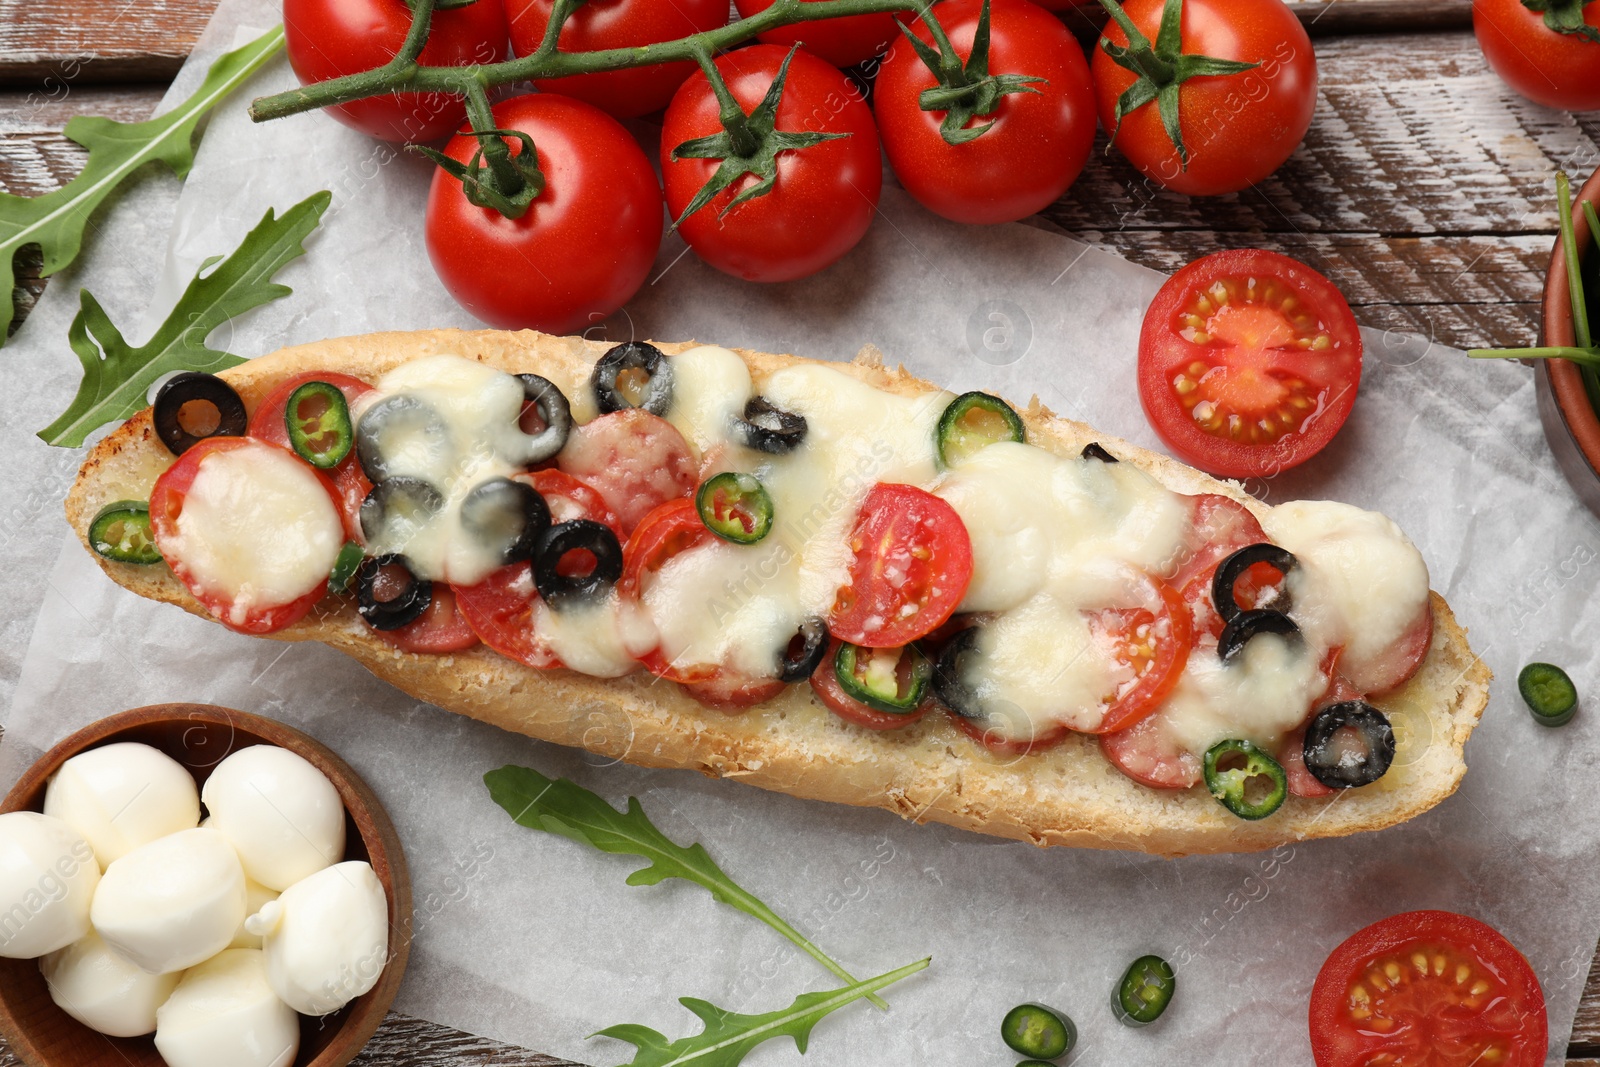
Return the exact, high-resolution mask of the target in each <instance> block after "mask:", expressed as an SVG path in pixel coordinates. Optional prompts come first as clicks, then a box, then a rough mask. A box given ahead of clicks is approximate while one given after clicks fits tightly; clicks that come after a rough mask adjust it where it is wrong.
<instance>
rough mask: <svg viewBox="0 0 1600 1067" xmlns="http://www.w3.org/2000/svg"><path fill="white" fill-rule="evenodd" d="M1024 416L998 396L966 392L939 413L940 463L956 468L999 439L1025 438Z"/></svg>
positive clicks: (1022, 439)
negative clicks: (941, 413) (958, 464)
mask: <svg viewBox="0 0 1600 1067" xmlns="http://www.w3.org/2000/svg"><path fill="white" fill-rule="evenodd" d="M1027 436H1028V433H1027V430H1026V429H1025V428H1024V427H1023V425H1022V416H1020V415H1018V414H1017V413H1016V411H1015V410H1014V409H1013V408H1012V407H1011V405H1010V404H1007V403H1006V402H1005V401H1004V400H1001V399H1000V398H999V397H997V396H990V395H989V394H988V393H962V394H961V395H960V396H958V397H956V398H955V399H954V400H952V401H950V406H949V407H947V408H945V409H944V414H943V415H940V416H939V429H938V445H939V465H940V466H941V467H953V466H955V465H956V464H957V463H960V462H961V461H962V460H964V459H967V458H969V457H970V456H972V455H973V454H974V453H975V452H977V451H978V450H980V449H982V448H986V447H987V446H989V445H992V444H994V443H995V442H996V441H1025V440H1027Z"/></svg>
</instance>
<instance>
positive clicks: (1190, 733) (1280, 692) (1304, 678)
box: [1159, 634, 1328, 756]
mask: <svg viewBox="0 0 1600 1067" xmlns="http://www.w3.org/2000/svg"><path fill="white" fill-rule="evenodd" d="M1321 658H1322V657H1321V652H1320V651H1319V650H1318V649H1317V648H1316V647H1315V646H1314V645H1311V644H1309V643H1308V642H1305V641H1297V640H1294V639H1286V638H1283V637H1280V636H1278V635H1277V634H1262V635H1260V636H1258V637H1256V638H1254V639H1252V640H1251V641H1250V643H1249V644H1247V645H1245V647H1244V648H1243V649H1242V650H1241V651H1240V652H1239V654H1238V655H1237V656H1236V657H1235V658H1234V660H1233V661H1232V662H1228V663H1225V662H1223V660H1222V658H1221V657H1219V656H1218V655H1217V654H1216V650H1215V648H1212V647H1207V646H1202V647H1200V648H1196V649H1195V650H1194V651H1193V652H1192V653H1191V654H1190V656H1189V662H1188V665H1187V666H1185V668H1184V671H1183V676H1182V677H1181V678H1180V679H1179V681H1178V687H1177V689H1176V690H1174V691H1173V693H1172V695H1171V696H1170V697H1168V698H1167V702H1166V704H1165V705H1164V706H1163V708H1162V711H1161V717H1160V720H1159V721H1160V722H1161V724H1162V727H1163V729H1164V730H1165V731H1166V733H1167V736H1168V737H1169V738H1170V739H1171V740H1172V741H1173V743H1174V744H1176V745H1177V746H1178V747H1180V748H1183V749H1185V750H1187V751H1189V752H1192V753H1194V754H1195V755H1197V756H1198V755H1203V754H1204V753H1205V751H1206V750H1207V749H1209V748H1210V747H1211V746H1212V745H1215V744H1217V743H1218V742H1219V741H1228V740H1245V741H1254V742H1255V743H1256V744H1258V745H1261V746H1262V747H1264V748H1266V749H1267V750H1268V751H1273V750H1275V749H1276V747H1277V744H1278V741H1279V740H1280V739H1281V738H1282V737H1283V735H1284V734H1286V733H1288V732H1289V731H1290V730H1293V729H1295V728H1296V727H1297V726H1299V725H1300V724H1301V723H1302V722H1304V721H1305V717H1306V710H1307V709H1308V708H1310V707H1311V702H1312V701H1314V700H1316V699H1317V697H1319V696H1321V695H1322V694H1323V693H1324V692H1325V691H1326V690H1327V688H1328V678H1327V676H1326V675H1324V674H1323V673H1322V671H1321V670H1320V669H1319V663H1320V661H1321Z"/></svg>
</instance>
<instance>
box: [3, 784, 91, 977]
mask: <svg viewBox="0 0 1600 1067" xmlns="http://www.w3.org/2000/svg"><path fill="white" fill-rule="evenodd" d="M99 883H100V866H99V864H97V863H96V862H95V858H94V849H93V848H92V847H91V846H90V844H89V842H88V841H85V840H84V839H83V837H82V835H80V834H78V833H76V832H74V831H73V829H72V828H71V827H70V826H68V825H67V824H66V823H64V822H62V821H61V820H60V819H53V818H51V817H50V816H48V815H40V814H39V813H38V812H33V811H13V812H8V813H7V814H5V815H0V956H4V957H5V958H7V959H14V960H31V959H35V958H37V957H39V956H43V955H45V954H46V953H50V952H54V951H56V950H57V949H60V948H66V947H67V946H68V945H70V944H72V943H73V942H74V941H77V940H78V939H79V938H81V937H83V936H84V935H85V934H87V933H88V932H89V909H90V905H91V903H92V901H93V899H94V894H95V889H96V887H97V886H98V885H99Z"/></svg>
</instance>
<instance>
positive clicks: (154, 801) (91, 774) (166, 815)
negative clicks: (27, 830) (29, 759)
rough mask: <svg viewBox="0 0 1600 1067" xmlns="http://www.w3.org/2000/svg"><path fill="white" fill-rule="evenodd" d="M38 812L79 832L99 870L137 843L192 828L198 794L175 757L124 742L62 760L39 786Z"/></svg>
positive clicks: (196, 817)
mask: <svg viewBox="0 0 1600 1067" xmlns="http://www.w3.org/2000/svg"><path fill="white" fill-rule="evenodd" d="M44 813H45V814H46V815H53V816H55V817H56V818H58V819H60V820H61V821H63V822H65V823H66V824H67V825H68V826H70V827H72V828H73V829H74V830H76V831H78V833H80V834H82V835H83V836H84V838H85V839H86V840H87V841H88V842H89V844H91V845H93V846H94V855H95V859H96V860H98V861H99V863H100V869H101V870H105V869H106V868H107V867H109V866H111V864H112V863H114V862H115V861H117V860H119V859H121V858H122V857H123V856H126V855H127V854H128V853H130V852H132V851H133V850H134V849H136V848H138V847H139V846H140V845H148V844H149V843H150V842H152V841H154V840H155V839H156V838H158V837H166V836H167V835H168V834H175V833H177V832H178V831H179V830H192V829H194V828H195V826H196V824H198V823H199V822H200V794H199V791H198V790H196V789H195V784H194V776H193V775H191V774H190V773H189V772H188V771H186V770H184V769H183V765H182V764H180V763H179V762H178V761H177V760H175V759H173V758H172V757H171V756H168V755H167V754H166V753H164V752H159V751H157V750H156V749H153V748H151V747H150V746H149V745H140V744H136V743H134V742H131V741H129V742H123V743H121V744H115V745H106V746H104V747H102V748H92V749H90V750H89V751H87V752H80V753H79V754H78V755H76V756H73V757H72V758H71V759H69V760H67V762H65V763H63V764H62V765H61V769H60V770H58V771H57V772H56V773H55V776H54V777H53V778H51V779H50V784H49V785H48V786H47V787H46V788H45V793H44Z"/></svg>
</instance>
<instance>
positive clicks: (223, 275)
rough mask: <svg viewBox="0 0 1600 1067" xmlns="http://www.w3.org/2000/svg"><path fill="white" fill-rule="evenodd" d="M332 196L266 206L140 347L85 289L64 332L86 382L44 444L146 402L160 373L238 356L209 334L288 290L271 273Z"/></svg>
mask: <svg viewBox="0 0 1600 1067" xmlns="http://www.w3.org/2000/svg"><path fill="white" fill-rule="evenodd" d="M332 201H333V194H332V193H329V192H327V191H326V190H324V191H323V192H320V193H313V194H312V195H311V196H309V197H307V198H306V199H304V200H302V201H301V202H300V203H298V204H296V205H295V206H294V207H292V208H290V209H289V210H288V211H285V212H284V213H283V217H282V218H279V217H278V216H277V215H275V214H274V213H273V211H272V210H271V209H270V208H269V209H268V210H267V213H266V215H265V216H263V217H262V219H261V221H260V222H259V223H257V224H256V228H255V229H253V230H251V231H250V233H249V235H248V236H246V237H245V239H244V242H243V243H242V244H241V245H239V247H238V248H237V249H235V250H234V252H233V254H232V255H230V256H229V257H228V258H227V259H224V260H222V262H221V263H217V264H216V266H215V269H213V270H211V272H210V273H206V268H207V267H210V266H211V265H212V263H213V262H215V261H214V260H208V261H207V263H206V264H205V266H202V267H201V269H200V273H198V274H196V275H195V277H194V280H193V281H191V282H190V283H189V287H188V288H187V289H185V290H184V291H183V295H182V296H181V297H179V298H178V302H177V304H176V305H175V306H174V307H173V309H172V313H171V314H169V315H168V316H167V319H166V321H165V322H163V323H162V324H161V326H160V328H159V329H157V330H156V332H155V336H153V337H151V338H150V340H149V341H147V342H146V343H145V344H143V345H141V346H139V347H138V348H133V347H131V346H130V345H129V344H128V342H127V341H126V340H124V339H123V336H122V332H121V331H120V330H118V329H117V327H116V326H115V325H114V324H113V323H112V321H111V318H110V317H109V316H108V315H107V314H106V313H105V310H104V309H103V308H102V307H101V306H100V302H99V301H98V300H96V299H95V298H94V296H93V295H91V294H90V293H89V291H88V290H87V289H85V290H83V292H82V294H81V296H80V301H81V305H82V306H81V307H80V309H79V311H78V314H77V317H76V318H74V319H73V320H72V327H71V328H70V329H69V330H68V332H67V340H68V342H69V343H70V344H71V345H72V350H73V351H74V352H76V353H77V354H78V359H79V361H80V362H81V363H82V364H83V381H82V382H81V383H80V384H79V385H78V395H77V396H76V397H74V398H73V401H72V405H71V406H70V407H69V408H67V410H66V411H65V412H64V413H63V414H62V416H61V417H60V418H59V419H57V420H56V421H55V422H53V423H51V424H50V425H49V426H48V427H46V428H45V429H43V430H41V431H39V436H40V437H42V438H43V439H44V440H45V442H46V443H47V444H52V445H61V446H64V447H68V448H76V447H77V446H79V445H81V444H83V441H84V438H85V437H87V436H88V435H89V434H90V433H92V432H94V431H95V430H96V429H98V428H99V427H101V426H104V425H105V424H106V423H108V422H116V421H118V420H119V419H126V418H127V417H129V416H130V415H132V414H133V413H134V412H136V411H138V410H139V409H141V408H143V407H144V406H145V403H146V401H145V397H146V394H147V393H148V392H149V390H150V386H152V385H153V384H155V381H156V379H157V378H160V377H161V376H162V375H164V374H167V373H169V372H171V371H180V370H192V371H219V370H221V369H223V368H224V367H232V366H234V365H236V364H239V363H243V362H244V360H243V359H241V358H239V357H238V356H234V355H230V354H228V353H227V352H219V351H217V350H216V349H213V348H208V347H206V338H208V337H210V336H211V331H213V330H215V329H216V328H217V327H218V326H221V325H222V324H223V323H225V322H227V321H228V320H229V319H230V318H232V317H233V316H235V315H241V314H243V313H244V312H246V311H249V310H250V309H251V308H255V307H259V306H260V305H262V304H266V303H269V302H270V301H273V300H277V299H279V298H280V297H284V296H288V295H289V293H290V291H291V290H290V289H289V287H288V286H286V285H279V284H277V283H276V282H274V281H272V276H273V275H274V274H276V273H277V272H278V271H279V270H281V269H282V268H283V266H284V265H285V264H287V263H289V262H290V261H291V260H293V259H296V258H298V257H299V256H301V255H303V254H304V253H305V248H304V246H303V245H302V244H301V242H303V241H304V240H305V239H306V236H307V235H308V234H309V233H311V231H312V230H314V229H316V228H317V223H318V221H319V220H320V219H321V218H322V213H323V212H324V211H326V210H327V208H328V205H329V204H330V203H331V202H332Z"/></svg>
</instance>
